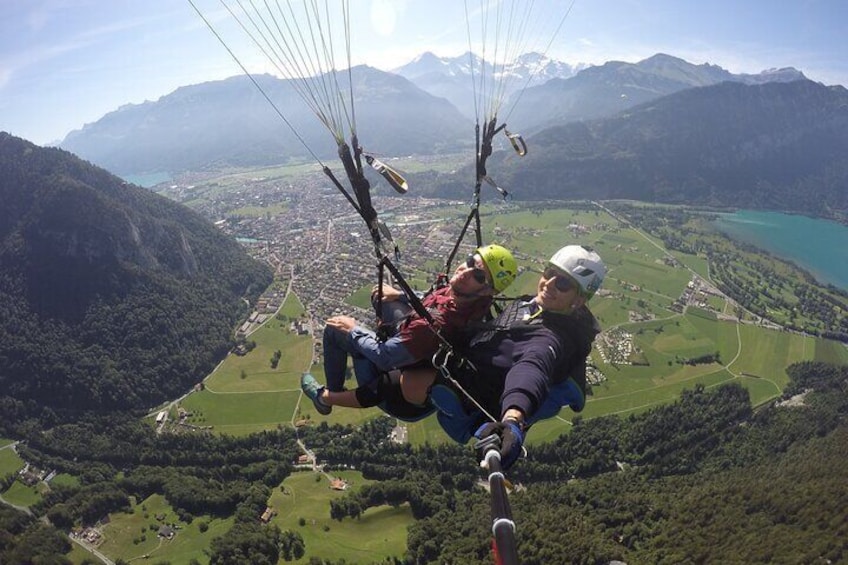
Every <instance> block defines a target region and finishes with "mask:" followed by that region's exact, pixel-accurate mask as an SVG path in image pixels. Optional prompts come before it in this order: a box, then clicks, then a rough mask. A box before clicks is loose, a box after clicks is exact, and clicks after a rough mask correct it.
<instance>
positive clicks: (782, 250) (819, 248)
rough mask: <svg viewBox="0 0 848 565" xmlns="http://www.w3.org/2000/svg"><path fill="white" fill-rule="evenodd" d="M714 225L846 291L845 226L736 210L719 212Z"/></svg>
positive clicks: (847, 239)
mask: <svg viewBox="0 0 848 565" xmlns="http://www.w3.org/2000/svg"><path fill="white" fill-rule="evenodd" d="M715 225H716V227H717V228H719V229H720V230H721V231H723V232H725V233H726V234H728V235H729V236H731V237H733V238H735V239H739V240H741V241H745V242H747V243H751V244H753V245H756V246H757V247H760V248H762V249H765V250H766V251H768V252H769V253H771V254H773V255H776V256H777V257H781V258H783V259H788V260H790V261H792V262H794V263H796V264H797V265H799V266H801V267H803V268H804V269H806V270H808V271H809V272H810V273H812V274H813V276H814V277H816V279H817V280H819V281H821V282H824V283H829V284H832V285H834V286H837V287H839V288H842V289H846V290H848V227H846V226H843V225H841V224H838V223H836V222H831V221H828V220H817V219H814V218H808V217H806V216H797V215H793V214H781V213H779V212H762V211H756V210H740V211H738V212H736V213H733V214H721V216H720V217H719V219H718V220H717V221H716V222H715Z"/></svg>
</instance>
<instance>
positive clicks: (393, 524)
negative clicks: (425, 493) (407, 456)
mask: <svg viewBox="0 0 848 565" xmlns="http://www.w3.org/2000/svg"><path fill="white" fill-rule="evenodd" d="M331 475H332V477H336V478H342V479H344V480H345V481H346V482H347V483H348V485H349V486H348V488H350V489H353V490H355V489H358V488H360V487H361V486H362V485H364V484H367V483H368V482H370V481H367V480H364V479H363V478H362V474H361V473H359V472H356V471H333V472H332V473H331ZM344 494H345V493H344V492H342V491H337V490H333V489H331V488H330V482H329V477H328V476H327V475H324V474H320V473H315V472H311V471H310V472H299V473H294V474H293V475H291V476H289V477H287V478H286V479H285V481H283V484H282V486H281V487H280V488H277V489H274V493H273V494H272V495H271V498H270V500H269V501H268V505H269V506H270V507H271V508H273V509H274V510H275V511H276V512H277V514H276V515H275V516H274V518H273V519H272V520H271V521H272V522H273V523H275V524H277V525H278V526H279V527H280V529H281V530H292V531H295V532H297V533H299V534H300V535H301V536H302V537H303V541H304V543H305V545H306V553H307V555H308V556H309V558H303V559H301V560H297V561H293V563H298V564H299V563H308V561H309V559H310V558H312V557H319V558H322V559H327V560H332V561H333V562H336V561H339V560H341V559H344V560H346V561H347V562H350V563H373V562H379V561H382V560H383V559H385V558H386V557H389V556H397V557H401V556H403V554H404V552H405V551H406V528H407V526H408V525H409V524H411V523H412V521H413V520H412V512H411V511H410V510H409V507H408V506H407V505H402V506H400V507H397V508H392V507H390V506H379V507H376V508H369V509H368V510H366V511H365V512H364V513H363V514H362V515H361V516H360V517H359V518H357V519H346V520H344V522H338V521H336V520H332V519H331V518H330V501H331V500H333V499H335V498H339V497H341V496H344Z"/></svg>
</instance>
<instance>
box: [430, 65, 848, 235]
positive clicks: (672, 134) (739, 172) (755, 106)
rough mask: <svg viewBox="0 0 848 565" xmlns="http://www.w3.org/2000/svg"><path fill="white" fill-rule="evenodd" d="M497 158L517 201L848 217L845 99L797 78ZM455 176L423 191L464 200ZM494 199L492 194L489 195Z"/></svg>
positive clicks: (659, 106) (592, 127)
mask: <svg viewBox="0 0 848 565" xmlns="http://www.w3.org/2000/svg"><path fill="white" fill-rule="evenodd" d="M527 144H528V147H529V149H528V152H527V155H526V156H525V157H524V158H517V157H516V156H515V154H514V153H513V152H512V150H511V149H507V150H505V151H500V152H496V153H495V154H493V155H492V157H491V158H490V159H489V163H488V173H489V175H490V176H491V177H493V178H494V180H495V181H496V182H497V183H498V184H499V185H501V186H503V187H505V188H506V189H508V190H509V191H510V193H511V194H512V196H513V197H514V198H516V199H526V200H539V199H581V198H589V199H596V200H607V199H615V198H626V199H633V200H642V201H647V202H661V203H673V204H690V205H709V206H733V207H743V208H752V209H773V210H781V211H791V212H793V213H804V214H808V215H812V216H819V217H826V218H833V219H837V220H842V221H844V220H846V218H848V193H846V191H845V190H844V187H845V186H846V184H848V157H846V155H848V90H846V89H845V88H843V87H841V86H836V87H826V86H823V85H821V84H818V83H815V82H812V81H808V80H799V81H794V82H789V83H769V84H762V85H745V84H740V83H733V82H724V83H721V84H717V85H713V86H707V87H702V88H690V89H687V90H683V91H681V92H677V93H675V94H670V95H668V96H664V97H662V98H659V99H656V100H653V101H651V102H648V103H645V104H642V105H640V106H636V107H634V108H632V109H630V110H627V111H625V112H622V113H620V114H618V115H617V116H614V117H612V118H607V119H601V120H594V121H585V122H575V123H571V124H567V125H563V126H557V127H552V128H549V129H547V130H544V131H542V132H540V133H538V134H536V135H533V136H531V137H529V138H528V139H527ZM462 178H472V174H471V172H470V170H468V169H466V170H464V171H461V172H460V173H459V176H457V175H447V174H445V175H441V176H440V175H435V174H432V173H430V174H423V175H420V176H418V177H417V178H413V181H414V183H415V186H416V187H420V188H419V190H423V191H427V192H428V193H433V194H440V195H447V194H450V195H454V196H458V195H461V194H464V193H465V192H466V191H467V185H466V184H464V183H463V182H462V181H461V180H459V179H462ZM485 194H486V195H488V196H492V197H494V195H495V193H494V191H488V190H487V191H486V192H485Z"/></svg>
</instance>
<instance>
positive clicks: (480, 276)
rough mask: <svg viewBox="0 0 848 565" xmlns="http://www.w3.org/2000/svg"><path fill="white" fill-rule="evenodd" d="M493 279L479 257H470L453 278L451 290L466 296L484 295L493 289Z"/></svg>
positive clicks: (458, 267)
mask: <svg viewBox="0 0 848 565" xmlns="http://www.w3.org/2000/svg"><path fill="white" fill-rule="evenodd" d="M491 280H492V277H491V275H490V274H489V270H488V269H487V268H486V265H485V263H483V260H482V259H481V258H480V256H479V255H477V254H474V255H469V256H468V259H466V260H465V261H464V262H462V263H460V264H459V266H457V268H456V271H454V273H453V277H451V280H450V285H451V288H453V289H454V290H457V291H459V292H461V293H465V294H482V293H485V291H487V290H489V289H491V288H492V285H491Z"/></svg>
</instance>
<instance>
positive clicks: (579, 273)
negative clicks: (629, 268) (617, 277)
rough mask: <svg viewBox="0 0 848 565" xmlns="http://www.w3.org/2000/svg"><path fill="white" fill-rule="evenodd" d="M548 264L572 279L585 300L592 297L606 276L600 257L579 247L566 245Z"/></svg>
mask: <svg viewBox="0 0 848 565" xmlns="http://www.w3.org/2000/svg"><path fill="white" fill-rule="evenodd" d="M550 264H551V265H553V266H554V267H556V268H558V269H560V270H562V271H564V272H566V273H568V274H569V275H571V276H572V277H574V280H576V281H577V283H578V284H579V285H580V290H581V291H582V293H583V295H584V296H586V298H592V296H594V294H595V291H596V290H598V289H599V288H601V283H602V282H604V276H605V275H606V274H607V268H606V267H605V266H604V262H603V261H602V260H601V257H600V255H598V254H597V253H595V252H594V251H589V250H588V249H586V248H585V247H582V246H580V245H566V246H565V247H563V248H562V249H560V250H559V251H557V252H556V253H554V255H553V257H551V260H550Z"/></svg>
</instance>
